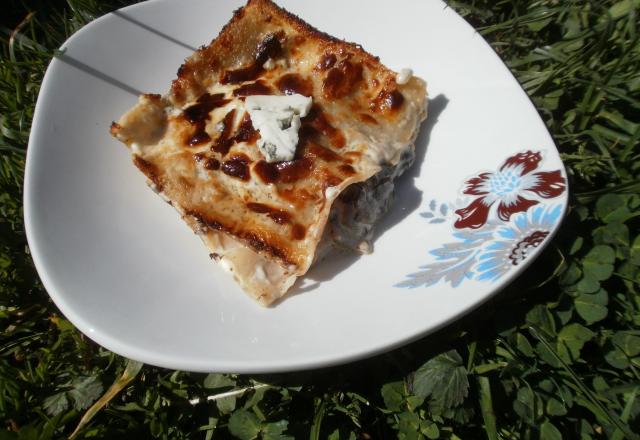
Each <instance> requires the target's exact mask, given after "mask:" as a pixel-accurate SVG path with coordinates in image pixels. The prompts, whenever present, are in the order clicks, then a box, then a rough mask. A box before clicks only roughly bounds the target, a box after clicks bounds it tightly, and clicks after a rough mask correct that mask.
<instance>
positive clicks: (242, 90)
mask: <svg viewBox="0 0 640 440" xmlns="http://www.w3.org/2000/svg"><path fill="white" fill-rule="evenodd" d="M272 93H273V89H272V88H271V87H269V86H268V85H267V84H266V83H265V82H264V81H261V80H257V81H256V82H252V83H249V84H244V85H242V86H240V87H238V88H237V89H235V90H234V91H233V96H251V95H271V94H272Z"/></svg>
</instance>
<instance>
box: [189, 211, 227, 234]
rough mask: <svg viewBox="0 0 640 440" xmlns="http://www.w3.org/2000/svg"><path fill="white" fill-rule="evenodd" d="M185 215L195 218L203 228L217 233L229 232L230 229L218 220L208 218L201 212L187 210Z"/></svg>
mask: <svg viewBox="0 0 640 440" xmlns="http://www.w3.org/2000/svg"><path fill="white" fill-rule="evenodd" d="M184 215H186V216H189V217H192V218H194V219H195V220H196V221H197V222H198V224H199V225H200V227H201V228H209V229H214V230H216V231H222V232H229V229H228V228H227V227H225V226H224V225H223V224H222V223H220V222H219V221H217V220H214V219H211V218H207V216H206V215H205V214H203V213H201V212H198V211H194V210H191V209H188V210H185V212H184Z"/></svg>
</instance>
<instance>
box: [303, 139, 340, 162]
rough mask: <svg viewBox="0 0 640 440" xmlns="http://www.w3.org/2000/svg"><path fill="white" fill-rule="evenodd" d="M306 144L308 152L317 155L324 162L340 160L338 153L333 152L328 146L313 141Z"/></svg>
mask: <svg viewBox="0 0 640 440" xmlns="http://www.w3.org/2000/svg"><path fill="white" fill-rule="evenodd" d="M307 145H308V146H307V151H308V152H309V154H311V155H313V156H315V157H319V158H320V159H322V160H324V161H325V162H337V161H339V160H342V158H341V157H340V155H338V154H336V153H334V152H333V151H331V150H330V149H328V148H325V147H323V146H321V145H318V144H316V143H315V142H309V143H308V144H307Z"/></svg>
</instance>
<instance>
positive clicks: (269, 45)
mask: <svg viewBox="0 0 640 440" xmlns="http://www.w3.org/2000/svg"><path fill="white" fill-rule="evenodd" d="M281 52H282V46H281V45H280V40H279V39H278V36H277V35H276V34H269V35H267V36H266V37H264V40H262V41H261V42H260V43H258V46H257V47H256V52H255V55H254V61H253V62H252V63H251V64H249V65H248V66H246V67H242V68H240V69H236V70H227V71H226V72H224V73H223V74H222V78H220V82H221V83H222V84H238V83H241V82H245V81H252V80H254V79H256V78H258V77H259V76H260V74H261V73H262V72H263V71H264V68H263V67H262V65H263V64H264V63H265V62H266V61H267V60H268V59H269V58H276V57H277V56H278V55H280V53H281Z"/></svg>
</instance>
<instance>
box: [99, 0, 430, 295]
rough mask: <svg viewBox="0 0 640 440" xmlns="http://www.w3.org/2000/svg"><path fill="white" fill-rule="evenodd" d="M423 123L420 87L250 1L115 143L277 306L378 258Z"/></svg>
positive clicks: (143, 101)
mask: <svg viewBox="0 0 640 440" xmlns="http://www.w3.org/2000/svg"><path fill="white" fill-rule="evenodd" d="M425 117H426V86H425V82H424V81H423V80H421V79H419V78H417V77H415V76H412V75H411V74H410V73H407V72H402V73H401V74H397V73H395V72H393V71H391V70H389V69H387V68H386V67H385V66H383V65H382V64H381V63H380V62H379V59H378V58H377V57H374V56H372V55H370V54H368V53H367V52H365V51H364V50H363V49H362V48H361V47H360V46H358V45H356V44H351V43H346V42H344V41H341V40H338V39H335V38H333V37H331V36H329V35H326V34H324V33H321V32H319V31H318V30H316V29H314V28H313V27H311V26H309V25H308V24H307V23H305V22H303V21H302V20H301V19H299V18H298V17H295V16H293V15H292V14H289V13H288V12H286V11H285V10H283V9H281V8H279V7H278V6H276V5H275V4H273V3H272V2H271V1H270V0H249V2H248V3H247V5H246V6H245V7H243V8H241V9H239V10H237V11H236V12H235V14H234V16H233V18H232V19H231V21H230V22H229V23H228V24H227V25H226V26H225V27H224V28H223V30H222V31H221V33H220V35H219V36H218V37H217V38H216V39H215V40H214V41H213V42H212V43H211V44H210V45H208V46H206V47H202V48H200V49H198V50H197V51H196V52H195V53H194V54H193V55H191V56H190V57H189V58H188V59H187V60H186V61H185V63H184V64H183V65H182V66H181V67H180V69H179V70H178V77H177V79H176V80H174V81H173V83H172V85H171V89H170V91H169V92H168V93H167V94H166V95H165V96H160V95H151V94H147V95H142V96H141V97H140V99H139V101H138V103H137V105H135V106H134V107H133V108H132V109H131V110H129V111H128V112H127V113H126V114H125V115H124V116H122V117H121V118H120V120H119V121H118V122H114V123H113V124H112V127H111V133H112V134H113V135H114V136H115V137H116V138H118V139H119V140H120V141H122V142H123V143H125V144H126V145H127V146H128V147H129V149H130V150H131V153H132V155H133V163H134V164H135V165H136V166H137V167H138V168H139V169H140V171H142V172H143V173H144V174H145V175H146V176H147V178H148V182H149V185H150V186H151V187H152V188H153V189H154V190H155V191H156V192H157V193H159V194H160V195H161V196H162V197H163V198H164V199H165V200H166V201H168V202H169V203H170V204H171V205H173V207H174V208H175V209H177V210H178V212H179V213H180V214H181V215H182V217H183V218H184V220H185V221H186V222H187V223H188V224H189V226H191V228H192V229H193V230H194V231H195V232H196V233H197V234H199V236H200V237H201V238H202V240H203V241H204V243H205V244H206V246H207V247H208V248H209V251H210V254H211V256H212V258H214V259H215V260H217V261H218V262H219V263H220V264H222V265H223V266H224V267H225V268H227V269H228V270H229V271H231V272H232V273H233V275H234V277H235V279H236V281H237V282H238V283H239V284H240V285H241V286H242V288H243V289H244V290H245V291H246V292H248V293H249V294H250V295H251V296H252V297H253V298H255V299H256V300H257V301H258V302H260V303H261V304H263V305H268V304H271V303H272V302H273V301H275V300H276V299H278V298H280V297H282V296H283V295H284V294H285V293H286V292H287V290H288V289H289V288H290V287H291V286H292V285H293V283H294V281H295V280H296V278H297V277H299V276H302V275H304V274H305V273H306V272H307V271H308V269H309V267H310V266H311V265H312V263H314V261H317V260H319V259H320V258H322V256H323V255H325V254H326V253H327V251H328V250H330V249H332V248H333V247H335V246H340V247H348V248H352V249H354V250H356V251H359V252H368V251H369V250H370V244H369V243H370V239H371V235H372V230H373V225H374V223H375V221H376V220H377V219H378V218H379V217H380V215H382V214H383V213H384V212H385V211H386V210H387V208H388V207H389V204H390V203H391V200H392V194H393V180H394V179H395V178H396V177H397V176H398V175H399V174H401V173H402V172H403V171H404V170H405V169H406V168H407V167H408V166H409V165H410V164H411V162H412V161H413V156H414V154H413V150H414V147H413V143H414V140H415V138H416V135H417V132H418V129H419V126H420V123H421V122H422V120H423V119H424V118H425Z"/></svg>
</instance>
